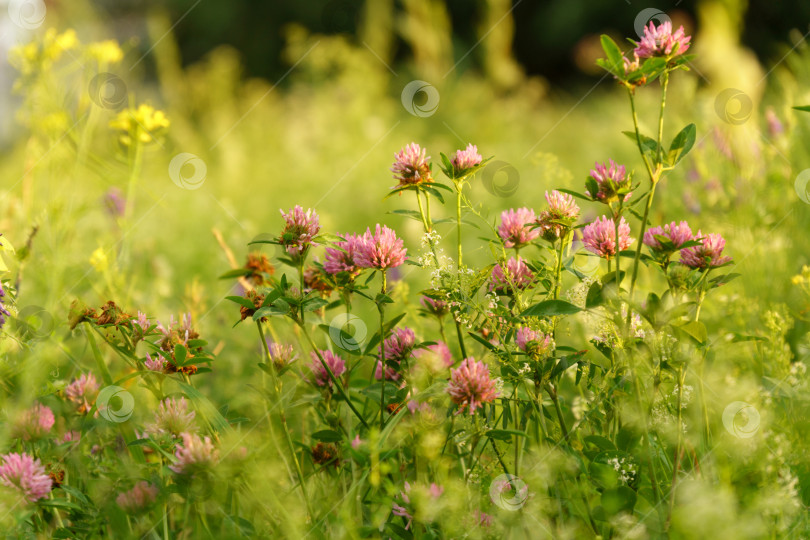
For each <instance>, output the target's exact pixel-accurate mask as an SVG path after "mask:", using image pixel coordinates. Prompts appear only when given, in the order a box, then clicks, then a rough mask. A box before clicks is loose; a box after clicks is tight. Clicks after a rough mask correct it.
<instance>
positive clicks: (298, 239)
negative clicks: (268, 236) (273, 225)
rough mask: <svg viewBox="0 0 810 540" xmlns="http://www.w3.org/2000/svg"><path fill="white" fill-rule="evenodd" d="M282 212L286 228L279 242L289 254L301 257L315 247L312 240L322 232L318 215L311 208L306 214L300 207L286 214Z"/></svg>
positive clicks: (297, 206)
mask: <svg viewBox="0 0 810 540" xmlns="http://www.w3.org/2000/svg"><path fill="white" fill-rule="evenodd" d="M280 212H281V215H282V217H283V218H284V222H285V226H284V230H283V231H282V233H281V238H280V239H279V242H281V244H282V245H283V246H284V247H285V248H286V249H287V253H289V254H290V255H293V256H298V255H301V254H302V253H304V252H305V251H306V250H307V249H308V248H309V246H311V245H313V242H312V240H313V239H314V238H315V237H316V236H317V235H318V232H319V231H320V230H321V226H320V224H319V223H318V213H317V212H315V210H313V209H311V208H309V209H307V211H306V212H304V209H303V208H301V206H299V205H296V206H295V207H294V208H293V209H292V210H290V211H289V212H287V213H286V214H285V213H284V211H283V210H280Z"/></svg>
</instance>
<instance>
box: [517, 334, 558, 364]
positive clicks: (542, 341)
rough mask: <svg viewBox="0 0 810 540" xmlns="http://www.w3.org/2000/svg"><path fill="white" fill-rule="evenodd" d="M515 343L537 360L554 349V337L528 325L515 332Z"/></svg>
mask: <svg viewBox="0 0 810 540" xmlns="http://www.w3.org/2000/svg"><path fill="white" fill-rule="evenodd" d="M515 344H516V345H517V346H518V349H520V350H521V351H523V352H525V353H526V354H527V355H528V356H530V357H532V358H533V359H535V360H539V359H541V358H544V357H546V356H548V355H549V354H551V353H552V352H553V351H554V339H553V338H552V337H551V336H550V335H546V334H544V333H543V332H540V331H538V330H532V329H531V328H528V327H526V326H523V327H521V328H518V330H517V332H516V333H515Z"/></svg>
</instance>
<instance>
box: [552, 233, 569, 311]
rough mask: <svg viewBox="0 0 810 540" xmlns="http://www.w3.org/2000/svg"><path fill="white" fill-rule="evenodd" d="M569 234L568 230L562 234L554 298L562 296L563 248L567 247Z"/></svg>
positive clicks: (555, 274)
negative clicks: (566, 241) (566, 240)
mask: <svg viewBox="0 0 810 540" xmlns="http://www.w3.org/2000/svg"><path fill="white" fill-rule="evenodd" d="M567 235H568V231H567V230H566V231H565V232H563V234H562V236H560V250H559V252H558V253H557V268H556V269H555V272H554V299H555V300H556V299H557V298H558V297H559V296H560V291H561V290H562V261H563V249H564V248H565V239H566V237H567Z"/></svg>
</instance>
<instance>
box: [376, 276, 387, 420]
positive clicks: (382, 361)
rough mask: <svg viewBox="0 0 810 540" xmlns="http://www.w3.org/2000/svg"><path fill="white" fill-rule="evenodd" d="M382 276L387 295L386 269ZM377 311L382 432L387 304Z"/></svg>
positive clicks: (380, 306)
mask: <svg viewBox="0 0 810 540" xmlns="http://www.w3.org/2000/svg"><path fill="white" fill-rule="evenodd" d="M380 273H381V275H382V285H381V287H380V294H385V289H386V285H387V282H386V276H385V269H383V270H381V271H380ZM377 311H379V312H380V383H381V384H380V431H382V430H383V428H384V427H385V368H386V367H387V366H386V365H385V302H382V301H380V302H377Z"/></svg>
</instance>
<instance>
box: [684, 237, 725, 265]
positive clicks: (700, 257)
mask: <svg viewBox="0 0 810 540" xmlns="http://www.w3.org/2000/svg"><path fill="white" fill-rule="evenodd" d="M693 240H699V241H700V242H701V245H699V246H694V247H690V248H686V249H683V250H681V263H683V264H685V265H686V266H688V267H689V268H714V267H716V266H722V265H724V264H726V263H728V262H731V257H728V256H726V257H724V256H723V249H724V248H725V247H726V240H725V239H724V238H723V237H722V236H721V235H719V234H717V233H712V234H707V235H706V236H703V233H702V232H701V231H700V230H698V233H697V234H696V235H695V237H694V238H693Z"/></svg>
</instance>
